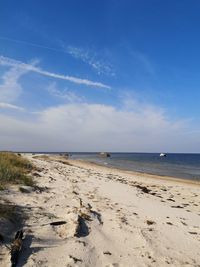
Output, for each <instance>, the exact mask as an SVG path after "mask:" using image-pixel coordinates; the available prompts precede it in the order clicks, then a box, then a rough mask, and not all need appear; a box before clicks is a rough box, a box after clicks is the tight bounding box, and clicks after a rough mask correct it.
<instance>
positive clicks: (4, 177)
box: [0, 152, 34, 190]
mask: <svg viewBox="0 0 200 267" xmlns="http://www.w3.org/2000/svg"><path fill="white" fill-rule="evenodd" d="M32 169H33V166H32V165H31V163H30V162H29V161H28V160H27V159H24V158H23V157H21V156H19V155H17V154H14V153H11V152H0V190H2V189H4V188H5V186H6V185H7V184H25V185H30V186H32V185H34V182H33V180H32V178H31V177H30V176H28V173H30V171H31V170H32Z"/></svg>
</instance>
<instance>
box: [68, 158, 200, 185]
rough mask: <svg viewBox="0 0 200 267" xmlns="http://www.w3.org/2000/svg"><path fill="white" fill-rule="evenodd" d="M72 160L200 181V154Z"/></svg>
mask: <svg viewBox="0 0 200 267" xmlns="http://www.w3.org/2000/svg"><path fill="white" fill-rule="evenodd" d="M71 158H72V159H73V158H74V159H81V160H89V161H92V162H94V163H98V164H102V165H106V166H108V167H116V168H119V169H124V170H131V171H137V172H143V173H150V174H157V175H161V176H172V177H178V178H183V179H192V180H199V181H200V154H167V157H160V156H159V154H158V153H111V157H110V158H101V157H99V155H98V154H97V153H71Z"/></svg>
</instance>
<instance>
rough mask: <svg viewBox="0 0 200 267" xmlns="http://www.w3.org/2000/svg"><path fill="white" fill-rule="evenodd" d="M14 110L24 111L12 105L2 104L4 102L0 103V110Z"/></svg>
mask: <svg viewBox="0 0 200 267" xmlns="http://www.w3.org/2000/svg"><path fill="white" fill-rule="evenodd" d="M1 108H2V109H14V110H19V111H24V108H22V107H19V106H16V105H12V104H9V103H4V102H0V109H1Z"/></svg>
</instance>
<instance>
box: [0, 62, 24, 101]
mask: <svg viewBox="0 0 200 267" xmlns="http://www.w3.org/2000/svg"><path fill="white" fill-rule="evenodd" d="M27 72H28V69H24V68H17V67H15V66H12V68H10V69H9V70H8V71H6V72H5V73H4V75H3V76H2V83H1V84H0V101H2V102H8V103H12V102H14V101H15V100H16V99H17V98H18V97H19V95H20V94H21V92H22V87H21V84H20V83H19V79H20V77H21V76H22V75H24V74H26V73H27Z"/></svg>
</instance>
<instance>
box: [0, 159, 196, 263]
mask: <svg viewBox="0 0 200 267" xmlns="http://www.w3.org/2000/svg"><path fill="white" fill-rule="evenodd" d="M25 156H26V157H27V158H28V159H29V160H31V161H32V162H33V163H34V164H35V165H36V166H37V167H39V168H40V172H39V176H37V175H36V174H35V176H37V177H35V180H36V181H37V183H38V186H40V187H43V188H45V187H46V190H44V191H42V192H33V193H30V194H22V193H21V192H19V191H17V190H16V189H15V192H14V193H12V194H7V195H6V196H4V197H6V198H7V199H9V200H10V201H12V202H14V203H16V204H18V205H20V206H22V205H24V206H26V207H28V208H29V209H28V215H29V218H28V219H27V221H26V223H25V226H24V229H25V235H26V237H25V240H24V248H23V250H22V253H21V255H20V261H19V265H18V266H34V267H35V266H48V267H55V266H59V267H64V266H91V267H94V266H97V267H98V266H123V267H124V266H159V267H160V266H200V265H199V263H200V197H199V193H200V186H199V184H198V183H190V182H188V181H183V182H182V181H181V180H179V179H177V180H174V179H170V178H169V179H163V178H162V179H160V178H159V177H156V179H155V178H154V176H152V175H145V174H138V173H133V172H127V171H121V170H117V169H110V168H106V167H102V166H97V165H95V164H91V163H87V162H82V161H74V160H68V161H63V162H62V160H61V158H60V157H59V158H58V157H53V156H50V157H49V158H45V157H43V158H41V159H40V158H39V157H36V158H34V156H33V155H31V154H30V155H29V154H28V155H25ZM68 163H69V164H68ZM59 220H65V221H66V222H67V223H66V224H64V225H61V226H50V225H46V226H42V225H44V224H47V223H48V222H52V221H59ZM3 253H4V255H2V263H3V265H2V266H5V267H6V266H9V265H8V260H7V258H8V251H6V249H5V248H4V249H3ZM0 263H1V262H0Z"/></svg>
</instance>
